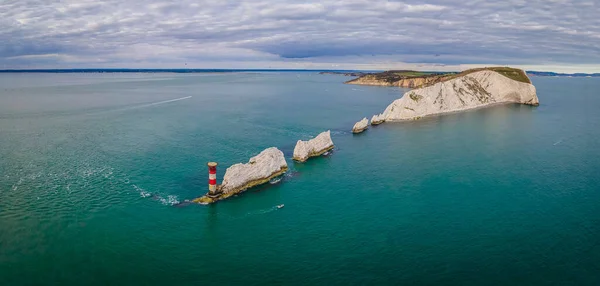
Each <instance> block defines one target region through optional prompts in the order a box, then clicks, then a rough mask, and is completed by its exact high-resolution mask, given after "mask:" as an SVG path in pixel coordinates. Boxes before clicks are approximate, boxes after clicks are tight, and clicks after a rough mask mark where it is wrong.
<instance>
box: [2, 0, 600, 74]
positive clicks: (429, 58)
mask: <svg viewBox="0 0 600 286" xmlns="http://www.w3.org/2000/svg"><path fill="white" fill-rule="evenodd" d="M599 12H600V4H599V3H596V1H577V0H571V1H567V0H563V1H545V0H531V1H523V0H506V1H485V0H464V1H460V2H459V1H454V0H429V1H427V0H425V1H423V0H419V1H417V0H406V1H391V0H390V1H384V0H322V1H313V0H310V1H299V0H279V1H265V0H257V1H243V2H242V1H230V0H224V1H212V0H210V1H209V0H206V1H192V0H183V1H178V2H171V1H166V0H144V1H120V0H104V1H92V0H77V1H75V0H61V1H59V0H53V1H44V0H4V1H2V2H0V43H1V44H0V68H20V67H31V66H36V65H44V66H50V67H54V66H55V67H66V66H69V65H73V64H74V63H76V64H77V67H80V66H85V65H86V63H87V64H89V65H90V66H98V65H99V63H101V64H105V65H115V64H118V65H121V66H123V67H128V66H140V65H147V67H163V66H166V65H174V64H181V63H187V64H188V66H189V65H196V66H206V65H211V64H212V66H209V67H216V68H218V67H220V66H221V65H224V63H225V62H227V63H230V64H231V63H233V64H235V65H239V66H242V67H243V66H248V67H257V66H255V65H256V64H257V63H265V64H269V65H286V64H290V67H293V66H297V65H298V64H297V63H298V62H299V63H300V64H301V65H307V64H308V63H311V64H314V65H328V64H331V61H333V62H338V60H351V61H354V62H351V63H349V62H346V63H345V64H347V65H354V66H356V67H360V66H365V65H371V66H378V67H382V66H384V65H389V66H390V67H391V66H393V65H398V64H401V63H399V62H409V63H415V64H418V63H424V64H426V65H428V67H429V66H433V67H440V65H436V64H444V65H445V66H454V67H456V66H457V65H459V64H487V63H499V64H511V65H535V66H539V65H548V66H550V65H551V66H570V65H580V64H594V63H596V64H600V18H599V17H598V16H597V15H598V14H600V13H599ZM382 58H385V59H386V60H385V61H384V62H377V63H372V62H370V61H377V59H382ZM291 63H294V64H293V65H292V64H291ZM334 64H337V63H334ZM53 65H54V66H53ZM408 65H412V64H408ZM599 66H600V65H599ZM384 68H385V67H384ZM599 69H600V68H599Z"/></svg>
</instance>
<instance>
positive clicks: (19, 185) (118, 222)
mask: <svg viewBox="0 0 600 286" xmlns="http://www.w3.org/2000/svg"><path fill="white" fill-rule="evenodd" d="M347 79H348V78H347V77H343V76H337V75H319V74H317V73H314V72H311V73H309V72H279V73H225V74H223V73H214V74H169V73H156V74H149V73H148V74H144V73H140V74H134V73H123V74H120V73H114V74H110V73H109V74H101V73H96V74H87V73H79V74H78V73H75V74H27V73H25V74H1V75H0V285H177V284H179V285H182V284H183V285H189V284H194V285H217V284H218V285H239V284H245V285H269V284H276V285H277V284H288V285H294V284H296V285H301V284H319V285H323V284H338V285H364V284H396V285H398V284H404V285H552V284H553V285H600V209H599V207H598V202H599V201H600V173H599V172H600V150H599V148H598V147H599V143H598V142H599V140H600V126H599V125H598V124H599V122H600V79H598V78H550V77H547V78H546V77H534V78H533V82H534V84H535V85H536V87H537V91H538V96H539V99H540V103H541V105H540V106H539V107H531V106H524V105H512V104H509V105H502V106H495V107H492V108H487V109H479V110H473V111H468V112H464V113H456V114H449V115H445V116H435V117H430V118H424V119H422V120H418V121H411V122H405V123H386V124H383V125H380V126H376V127H372V128H370V129H369V130H368V131H366V132H365V133H363V134H359V135H353V134H351V133H350V132H349V131H350V129H351V127H352V126H353V124H354V123H355V122H356V121H358V120H360V119H361V118H363V117H369V118H370V116H372V115H373V114H376V113H379V112H382V111H383V110H384V109H385V107H386V106H387V105H388V104H390V103H391V102H392V101H393V100H394V99H396V98H399V97H400V96H401V95H402V94H403V93H404V92H405V91H406V89H399V88H393V87H368V86H355V85H345V84H343V82H344V81H345V80H347ZM325 130H331V131H332V139H333V141H334V143H335V145H336V149H335V150H334V151H333V152H332V154H331V155H330V156H327V157H321V158H315V159H311V160H309V161H308V162H306V163H304V164H297V163H294V162H293V161H292V160H291V159H290V158H291V156H292V151H293V148H294V145H295V143H296V141H297V140H299V139H301V140H307V139H310V138H312V137H314V136H316V135H317V134H319V133H320V132H322V131H325ZM272 146H275V147H278V148H279V149H281V150H282V151H283V152H284V154H285V155H286V157H287V160H288V164H289V166H290V171H289V172H288V174H287V175H286V176H285V177H284V178H283V179H282V180H281V182H279V183H278V184H274V185H271V184H267V185H264V186H261V187H258V188H254V189H251V190H249V191H247V192H246V193H244V194H241V195H239V196H237V197H233V198H231V199H228V200H226V201H222V202H219V203H217V204H215V205H210V206H200V205H191V204H187V203H185V200H187V199H193V198H195V197H198V196H201V195H203V194H204V193H205V192H206V191H207V187H208V186H207V181H208V169H207V166H206V163H207V162H208V161H216V162H218V163H219V166H218V172H217V174H218V178H219V181H220V180H221V179H222V177H223V174H224V172H225V169H226V168H227V167H228V166H230V165H232V164H235V163H238V162H247V160H248V159H249V158H250V157H252V156H254V155H256V154H257V153H259V152H260V151H262V150H263V149H265V148H268V147H272ZM279 204H285V208H282V209H277V208H276V206H277V205H279Z"/></svg>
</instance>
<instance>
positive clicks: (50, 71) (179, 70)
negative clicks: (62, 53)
mask: <svg viewBox="0 0 600 286" xmlns="http://www.w3.org/2000/svg"><path fill="white" fill-rule="evenodd" d="M239 72H331V73H336V74H337V73H353V72H367V73H375V72H379V71H357V70H318V69H5V70H0V73H239Z"/></svg>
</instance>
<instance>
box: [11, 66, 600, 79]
mask: <svg viewBox="0 0 600 286" xmlns="http://www.w3.org/2000/svg"><path fill="white" fill-rule="evenodd" d="M383 71H384V70H329V69H127V68H99V69H94V68H86V69H4V70H0V73H235V72H322V73H326V74H350V75H352V74H354V73H378V72H383ZM424 72H425V71H424ZM426 73H440V74H444V73H458V71H453V72H439V71H426ZM526 73H527V74H528V75H532V76H559V77H600V73H572V74H569V73H557V72H543V71H526Z"/></svg>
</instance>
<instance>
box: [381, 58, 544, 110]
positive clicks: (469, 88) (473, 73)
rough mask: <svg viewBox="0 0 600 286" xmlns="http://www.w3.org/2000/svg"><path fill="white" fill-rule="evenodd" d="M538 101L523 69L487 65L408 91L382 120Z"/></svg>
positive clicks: (537, 102) (535, 103)
mask: <svg viewBox="0 0 600 286" xmlns="http://www.w3.org/2000/svg"><path fill="white" fill-rule="evenodd" d="M511 102H512V103H522V104H529V105H538V104H539V101H538V97H537V95H536V89H535V87H534V86H533V85H532V84H531V81H530V80H529V78H528V77H527V75H525V73H524V72H523V71H522V70H518V69H512V68H486V69H477V70H470V71H466V72H463V73H461V74H458V75H455V76H454V77H453V78H450V79H448V80H446V81H443V82H439V83H436V84H434V85H431V86H427V87H422V88H418V89H414V90H412V91H409V92H407V93H405V94H404V96H402V98H400V99H397V100H395V101H394V102H393V103H392V104H390V105H389V106H388V107H387V108H386V109H385V111H384V113H383V119H384V120H385V121H399V120H413V119H419V118H421V117H424V116H428V115H433V114H441V113H448V112H456V111H462V110H467V109H473V108H478V107H483V106H490V105H494V104H500V103H511Z"/></svg>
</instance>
